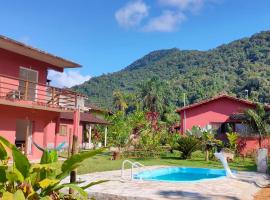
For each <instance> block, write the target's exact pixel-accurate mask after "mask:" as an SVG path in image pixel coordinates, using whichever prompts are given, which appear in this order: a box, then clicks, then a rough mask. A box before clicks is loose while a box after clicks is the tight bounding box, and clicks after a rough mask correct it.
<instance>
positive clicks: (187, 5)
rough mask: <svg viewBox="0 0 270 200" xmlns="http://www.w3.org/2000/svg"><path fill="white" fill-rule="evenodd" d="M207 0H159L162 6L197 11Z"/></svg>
mask: <svg viewBox="0 0 270 200" xmlns="http://www.w3.org/2000/svg"><path fill="white" fill-rule="evenodd" d="M206 1H207V0H159V3H160V4H161V5H163V6H168V7H172V8H177V9H179V10H181V11H192V12H197V11H199V10H200V9H201V8H202V7H203V5H204V3H205V2H206Z"/></svg>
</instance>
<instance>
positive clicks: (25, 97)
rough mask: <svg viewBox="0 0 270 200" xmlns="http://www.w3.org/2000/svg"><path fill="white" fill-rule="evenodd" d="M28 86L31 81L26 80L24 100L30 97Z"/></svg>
mask: <svg viewBox="0 0 270 200" xmlns="http://www.w3.org/2000/svg"><path fill="white" fill-rule="evenodd" d="M28 86H29V82H28V81H25V92H24V100H27V99H28V89H29V88H28Z"/></svg>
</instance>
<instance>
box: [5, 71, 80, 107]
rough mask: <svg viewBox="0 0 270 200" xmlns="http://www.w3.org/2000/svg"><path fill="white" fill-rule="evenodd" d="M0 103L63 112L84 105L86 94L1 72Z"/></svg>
mask: <svg viewBox="0 0 270 200" xmlns="http://www.w3.org/2000/svg"><path fill="white" fill-rule="evenodd" d="M0 104H2V105H3V104H4V105H10V106H19V107H27V108H33V109H42V110H49V111H56V112H63V111H71V110H73V109H75V108H76V107H77V106H80V107H83V104H84V96H83V95H81V94H78V93H76V92H73V91H70V90H67V89H60V88H56V87H51V86H48V85H45V84H40V83H35V82H31V81H26V80H23V79H19V78H16V77H10V76H6V75H1V74H0Z"/></svg>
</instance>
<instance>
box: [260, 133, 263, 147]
mask: <svg viewBox="0 0 270 200" xmlns="http://www.w3.org/2000/svg"><path fill="white" fill-rule="evenodd" d="M262 139H263V138H262V136H261V135H260V136H259V147H260V149H261V148H262Z"/></svg>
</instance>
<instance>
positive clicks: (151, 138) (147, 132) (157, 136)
mask: <svg viewBox="0 0 270 200" xmlns="http://www.w3.org/2000/svg"><path fill="white" fill-rule="evenodd" d="M162 134H163V133H162V131H160V132H156V131H155V130H153V129H152V127H151V124H150V123H147V124H145V126H144V127H142V128H141V133H140V137H139V142H138V144H137V145H136V149H139V150H140V151H142V152H143V154H144V156H156V155H158V154H159V153H160V152H161V150H162V148H161V135H162Z"/></svg>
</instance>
